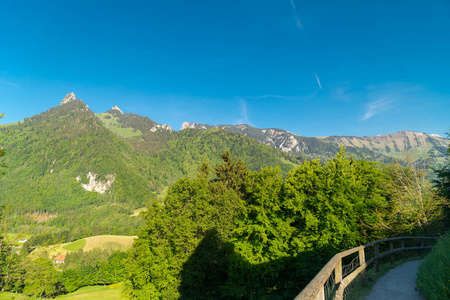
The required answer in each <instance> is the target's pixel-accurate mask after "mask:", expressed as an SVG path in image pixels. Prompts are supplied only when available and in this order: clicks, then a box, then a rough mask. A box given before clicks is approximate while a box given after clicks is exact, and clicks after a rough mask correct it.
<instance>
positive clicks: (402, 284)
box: [365, 260, 424, 300]
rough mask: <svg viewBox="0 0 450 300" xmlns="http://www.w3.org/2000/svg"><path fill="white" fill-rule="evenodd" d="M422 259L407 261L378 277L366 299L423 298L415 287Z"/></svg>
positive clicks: (397, 299) (402, 299)
mask: <svg viewBox="0 0 450 300" xmlns="http://www.w3.org/2000/svg"><path fill="white" fill-rule="evenodd" d="M421 263H422V260H414V261H409V262H406V263H404V264H402V265H400V266H398V267H396V268H394V269H392V270H389V272H387V273H386V275H384V276H383V277H381V278H380V279H378V281H377V282H376V283H375V285H374V286H373V288H372V291H370V294H369V295H367V297H366V298H365V300H384V299H386V300H390V299H394V300H423V299H424V298H423V297H422V296H421V295H420V294H419V292H418V291H416V290H415V289H414V287H415V284H416V279H417V270H418V269H419V266H420V264H421Z"/></svg>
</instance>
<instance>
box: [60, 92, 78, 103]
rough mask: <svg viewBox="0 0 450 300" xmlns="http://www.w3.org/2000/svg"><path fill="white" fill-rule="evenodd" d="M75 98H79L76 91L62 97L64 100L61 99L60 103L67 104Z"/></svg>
mask: <svg viewBox="0 0 450 300" xmlns="http://www.w3.org/2000/svg"><path fill="white" fill-rule="evenodd" d="M74 100H77V97H75V94H74V93H68V94H67V95H66V96H65V97H64V99H62V101H61V103H60V104H59V105H63V104H66V103H69V102H72V101H74Z"/></svg>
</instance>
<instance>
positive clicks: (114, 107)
mask: <svg viewBox="0 0 450 300" xmlns="http://www.w3.org/2000/svg"><path fill="white" fill-rule="evenodd" d="M111 109H113V110H117V111H119V112H120V113H121V114H122V115H123V111H122V110H121V109H120V108H119V107H118V106H117V105H114V106H113V108H111Z"/></svg>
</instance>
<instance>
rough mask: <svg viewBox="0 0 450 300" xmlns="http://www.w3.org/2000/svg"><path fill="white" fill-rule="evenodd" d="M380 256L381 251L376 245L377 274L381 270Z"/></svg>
mask: <svg viewBox="0 0 450 300" xmlns="http://www.w3.org/2000/svg"><path fill="white" fill-rule="evenodd" d="M379 255H380V251H379V249H378V244H375V273H378V271H379V269H380V259H379V258H378V256H379Z"/></svg>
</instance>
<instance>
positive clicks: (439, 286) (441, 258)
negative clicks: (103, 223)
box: [416, 234, 450, 300]
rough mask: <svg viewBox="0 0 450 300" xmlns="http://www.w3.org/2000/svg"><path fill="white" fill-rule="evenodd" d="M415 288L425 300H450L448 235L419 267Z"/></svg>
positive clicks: (449, 242)
mask: <svg viewBox="0 0 450 300" xmlns="http://www.w3.org/2000/svg"><path fill="white" fill-rule="evenodd" d="M416 285H417V287H418V288H419V289H420V292H421V293H422V294H423V295H424V296H425V298H426V299H427V300H441V299H450V235H449V234H447V236H446V237H444V238H443V239H441V240H440V241H439V242H438V243H437V245H436V246H435V247H434V248H433V250H431V252H430V254H428V255H427V256H426V257H425V260H424V262H423V263H422V264H421V265H420V268H419V272H418V279H417V284H416Z"/></svg>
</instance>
